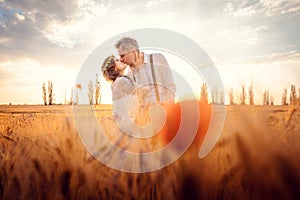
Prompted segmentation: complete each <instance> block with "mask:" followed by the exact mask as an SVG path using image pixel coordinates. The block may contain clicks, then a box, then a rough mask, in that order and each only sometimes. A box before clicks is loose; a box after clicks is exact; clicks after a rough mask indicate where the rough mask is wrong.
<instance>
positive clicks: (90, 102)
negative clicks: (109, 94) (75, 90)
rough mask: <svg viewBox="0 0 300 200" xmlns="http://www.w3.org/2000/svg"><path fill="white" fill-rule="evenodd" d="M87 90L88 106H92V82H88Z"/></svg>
mask: <svg viewBox="0 0 300 200" xmlns="http://www.w3.org/2000/svg"><path fill="white" fill-rule="evenodd" d="M88 88H89V92H88V97H89V104H90V105H93V104H94V87H93V81H92V80H90V81H89V84H88Z"/></svg>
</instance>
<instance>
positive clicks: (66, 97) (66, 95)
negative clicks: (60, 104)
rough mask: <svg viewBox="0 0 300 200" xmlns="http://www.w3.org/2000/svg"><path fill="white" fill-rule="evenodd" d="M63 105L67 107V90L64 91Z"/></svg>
mask: <svg viewBox="0 0 300 200" xmlns="http://www.w3.org/2000/svg"><path fill="white" fill-rule="evenodd" d="M65 105H67V90H66V89H65Z"/></svg>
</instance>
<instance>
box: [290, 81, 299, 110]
mask: <svg viewBox="0 0 300 200" xmlns="http://www.w3.org/2000/svg"><path fill="white" fill-rule="evenodd" d="M297 103H298V102H297V94H296V86H295V85H291V93H290V105H297Z"/></svg>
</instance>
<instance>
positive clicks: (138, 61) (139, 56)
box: [132, 51, 144, 67]
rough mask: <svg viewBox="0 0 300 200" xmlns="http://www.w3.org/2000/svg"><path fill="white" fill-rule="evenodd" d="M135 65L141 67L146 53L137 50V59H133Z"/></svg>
mask: <svg viewBox="0 0 300 200" xmlns="http://www.w3.org/2000/svg"><path fill="white" fill-rule="evenodd" d="M132 63H133V66H135V67H139V66H142V65H143V64H144V53H143V52H138V51H136V52H135V60H132Z"/></svg>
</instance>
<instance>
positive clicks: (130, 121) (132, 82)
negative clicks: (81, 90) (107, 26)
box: [101, 37, 176, 138]
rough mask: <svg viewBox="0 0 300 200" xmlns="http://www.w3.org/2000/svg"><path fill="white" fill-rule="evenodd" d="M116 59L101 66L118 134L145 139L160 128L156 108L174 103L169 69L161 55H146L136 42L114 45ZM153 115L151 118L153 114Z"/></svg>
mask: <svg viewBox="0 0 300 200" xmlns="http://www.w3.org/2000/svg"><path fill="white" fill-rule="evenodd" d="M115 48H116V49H117V51H118V54H119V55H118V56H114V55H111V56H108V57H107V58H106V59H105V60H104V62H103V64H102V67H101V70H102V74H103V77H104V78H105V79H106V80H107V81H109V82H110V83H111V90H112V105H113V120H114V122H115V123H116V124H117V125H118V128H119V129H121V131H123V132H125V133H126V134H129V135H131V136H135V137H138V138H147V137H150V136H152V135H153V134H155V132H156V131H158V129H160V128H161V127H160V126H159V127H158V125H157V124H159V122H160V121H161V119H160V118H161V115H160V114H161V112H156V113H160V114H157V115H155V112H154V114H153V111H151V110H155V109H153V108H155V105H157V104H168V103H174V102H175V92H176V86H175V84H174V79H173V75H172V72H171V68H170V66H169V65H168V62H167V60H166V59H165V57H164V56H163V55H162V54H161V53H152V54H148V53H146V52H143V51H141V50H140V49H139V45H138V43H137V41H136V40H135V39H133V38H130V37H123V38H121V39H120V40H118V41H117V42H116V43H115ZM151 113H152V114H153V115H152V114H151Z"/></svg>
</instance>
